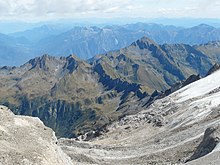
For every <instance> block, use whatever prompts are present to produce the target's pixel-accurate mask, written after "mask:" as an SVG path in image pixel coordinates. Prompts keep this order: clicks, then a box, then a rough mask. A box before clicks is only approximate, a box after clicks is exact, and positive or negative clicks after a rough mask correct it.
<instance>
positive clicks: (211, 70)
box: [207, 64, 220, 76]
mask: <svg viewBox="0 0 220 165" xmlns="http://www.w3.org/2000/svg"><path fill="white" fill-rule="evenodd" d="M219 69H220V64H215V65H214V66H213V67H212V68H211V69H210V70H209V71H208V73H207V76H208V75H210V74H212V73H214V72H216V71H217V70H219Z"/></svg>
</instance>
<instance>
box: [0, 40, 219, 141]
mask: <svg viewBox="0 0 220 165" xmlns="http://www.w3.org/2000/svg"><path fill="white" fill-rule="evenodd" d="M216 43H217V42H216ZM216 45H217V46H216ZM212 47H213V48H212ZM212 50H214V51H215V52H213V51H212ZM218 52H219V53H220V48H219V46H218V44H215V43H211V44H205V45H199V46H189V45H185V44H164V45H158V44H156V43H155V42H154V41H152V40H150V39H148V38H146V37H143V38H141V39H140V40H137V41H136V42H134V43H132V44H131V45H130V46H128V47H126V48H123V49H121V50H119V51H112V52H109V53H106V54H104V55H97V56H96V57H94V58H93V59H91V60H89V62H86V61H82V60H80V59H78V58H77V57H76V56H74V55H71V56H69V57H60V58H58V57H52V56H49V55H44V56H42V57H37V58H35V59H32V60H30V61H28V62H27V63H25V64H24V65H22V66H20V67H2V68H1V69H0V92H1V95H0V103H1V104H4V105H7V106H9V107H10V108H11V109H12V110H13V111H14V113H16V114H22V115H30V116H37V117H39V118H40V119H41V120H42V121H43V122H44V123H45V124H46V125H47V126H49V127H51V128H53V129H54V130H55V132H56V134H57V136H59V137H74V136H78V135H80V134H83V133H85V132H87V131H89V130H94V129H102V127H104V126H105V125H106V124H108V123H111V122H112V121H114V120H117V119H118V118H120V117H121V116H123V115H126V114H131V113H132V114H134V113H137V112H139V111H140V110H142V109H143V105H145V103H144V100H145V99H144V98H147V97H150V95H151V94H152V93H153V92H154V91H155V90H157V91H162V90H165V89H168V88H169V87H170V86H172V85H173V84H175V83H176V82H178V81H181V80H184V79H186V78H188V77H189V76H190V75H192V74H200V75H203V76H204V75H205V74H206V73H207V71H208V70H209V69H210V68H211V66H213V64H214V63H216V62H219V58H218V55H217V54H218Z"/></svg>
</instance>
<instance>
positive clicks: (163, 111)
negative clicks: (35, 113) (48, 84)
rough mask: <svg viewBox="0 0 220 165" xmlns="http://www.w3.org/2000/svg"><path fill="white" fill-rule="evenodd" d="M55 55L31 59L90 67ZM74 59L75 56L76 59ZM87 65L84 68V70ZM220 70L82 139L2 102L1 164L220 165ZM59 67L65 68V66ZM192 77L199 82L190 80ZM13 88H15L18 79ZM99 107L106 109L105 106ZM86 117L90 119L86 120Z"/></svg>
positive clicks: (59, 64) (184, 84) (51, 108)
mask: <svg viewBox="0 0 220 165" xmlns="http://www.w3.org/2000/svg"><path fill="white" fill-rule="evenodd" d="M53 58H54V57H49V56H43V57H41V58H36V59H33V60H31V61H29V63H30V64H36V61H38V64H37V65H36V66H35V67H34V68H35V69H36V68H42V69H43V70H47V71H48V72H50V69H49V68H48V67H45V66H48V65H49V64H50V62H49V61H53V60H55V61H56V62H58V63H57V66H61V65H62V62H65V65H64V66H66V67H67V68H68V70H69V71H70V72H71V71H73V72H72V73H73V74H76V76H79V75H78V74H77V73H76V72H78V71H79V70H78V71H74V69H75V70H76V67H78V66H80V65H82V66H84V67H85V66H86V67H87V69H88V65H87V64H85V63H81V64H79V63H78V62H79V61H78V62H76V61H77V59H76V58H75V57H68V58H66V59H65V58H60V59H53ZM70 58H74V59H75V60H74V61H75V62H72V61H73V60H70ZM45 59H47V60H45ZM48 59H49V60H48ZM43 61H47V62H46V63H44V62H43ZM67 61H69V62H70V63H71V65H67V63H68V64H70V63H69V62H67ZM59 62H61V63H59ZM76 63H78V64H77V65H76ZM45 64H46V65H45ZM27 65H28V64H25V65H24V66H23V69H25V66H26V67H28V66H27ZM70 66H72V67H70ZM82 66H81V67H80V68H83V67H82ZM21 68H22V67H21ZM21 68H20V69H21ZM34 68H32V69H34ZM219 68H220V65H219V64H216V65H214V66H213V67H212V68H211V69H210V70H209V72H208V74H207V76H205V77H204V78H201V79H200V80H197V81H196V80H195V79H194V78H192V77H194V76H191V78H189V79H188V80H187V81H188V83H189V84H186V82H187V81H185V82H183V83H182V85H183V86H184V87H182V88H181V89H179V90H177V91H176V92H174V93H172V94H170V95H169V96H166V97H164V98H162V99H158V100H155V101H154V102H153V103H152V104H151V105H150V106H148V107H143V106H141V107H142V108H141V109H140V111H139V112H138V113H136V114H130V115H125V116H122V117H120V118H119V119H118V120H116V121H113V122H111V123H109V124H108V125H107V126H105V129H102V130H95V131H94V130H92V129H91V130H90V131H89V132H87V133H85V134H82V135H81V136H79V137H77V138H71V139H68V138H60V139H58V140H57V138H56V137H55V136H54V132H53V131H52V130H51V129H50V128H48V127H46V126H44V125H43V123H42V122H41V121H40V120H39V119H38V118H33V117H28V116H19V115H14V114H13V113H12V112H11V111H10V110H9V109H8V108H7V107H5V106H0V115H1V120H0V144H1V153H0V162H1V163H3V164H6V165H11V164H40V165H48V164H55V165H56V164H57V165H72V164H100V165H101V164H106V165H112V164H120V165H124V164H126V165H131V164H143V165H145V164H146V165H149V164H159V165H167V164H176V165H183V164H186V165H206V164H213V165H218V164H219V161H220V159H219V144H220V140H219V139H220V125H219V120H220V119H219V117H220V114H219V106H220V104H219V97H220V86H219V83H220V79H219V78H220V70H219ZM4 69H9V68H4ZM11 69H15V68H11ZM55 69H57V71H58V72H59V71H60V70H59V69H60V68H55ZM21 70H22V69H21ZM21 70H20V71H21ZM29 70H31V69H29ZM35 71H36V70H35ZM87 71H88V70H87ZM38 72H39V70H38ZM20 73H22V71H21V72H20ZM26 73H27V72H26ZM39 73H40V72H39ZM59 73H61V72H59ZM35 74H36V72H35ZM41 74H42V72H41ZM11 75H13V73H11ZM26 75H28V74H26ZM80 75H81V74H80ZM82 75H83V74H82ZM5 76H6V75H5ZM12 77H13V76H12ZM12 77H11V78H12ZM32 77H34V76H33V74H32ZM26 78H27V77H26ZM72 78H73V77H72ZM81 78H82V77H80V80H81ZM84 78H86V77H84ZM87 78H88V77H87ZM90 78H91V77H90ZM9 79H10V78H9ZM193 79H194V80H195V82H192V81H191V82H189V81H190V80H193ZM23 81H25V80H24V79H23ZM29 81H30V79H29ZM87 81H88V79H87ZM11 82H12V81H11ZM84 83H85V82H84ZM41 85H42V84H41ZM83 85H85V84H83ZM11 86H12V87H13V83H11ZM68 89H69V90H72V89H73V88H68ZM39 91H40V90H39ZM1 94H3V93H2V92H1ZM126 96H127V95H126ZM129 98H130V102H131V103H132V104H133V105H134V106H133V108H134V107H138V106H140V105H139V104H140V100H134V99H133V98H131V97H129ZM143 99H145V98H143ZM127 101H128V100H127ZM142 101H143V100H142ZM100 103H101V102H100ZM58 104H61V102H60V103H58ZM132 104H130V105H132ZM26 106H31V107H32V108H33V109H34V108H35V107H34V102H32V103H31V104H28V102H26ZM62 106H63V110H61V109H59V111H60V112H61V111H65V112H62V113H60V114H59V115H58V116H57V120H58V118H60V117H64V118H68V117H69V115H70V114H67V112H68V111H70V109H69V108H68V107H67V105H66V104H62ZM23 108H25V106H23ZM49 109H50V110H49ZM49 109H48V113H51V112H53V111H55V109H56V108H54V107H50V108H49ZM20 110H21V111H22V109H20ZM24 110H27V109H24ZM44 110H45V109H39V112H40V111H41V113H43V112H42V111H44ZM99 111H102V112H103V110H99ZM76 112H78V111H76ZM46 114H47V113H45V115H46ZM47 117H48V116H47ZM54 117H55V115H54ZM72 117H73V116H72ZM86 121H88V119H87V120H85V121H84V122H86ZM64 123H65V122H63V124H64Z"/></svg>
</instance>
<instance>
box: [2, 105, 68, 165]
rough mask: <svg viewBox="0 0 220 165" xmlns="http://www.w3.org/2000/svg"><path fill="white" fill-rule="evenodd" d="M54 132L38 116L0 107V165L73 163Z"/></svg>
mask: <svg viewBox="0 0 220 165" xmlns="http://www.w3.org/2000/svg"><path fill="white" fill-rule="evenodd" d="M56 143H57V139H56V137H55V134H54V132H53V131H52V130H51V129H50V128H48V127H45V126H44V125H43V123H42V122H41V121H40V120H39V119H38V118H33V117H26V116H16V115H14V114H13V113H12V112H11V111H10V110H9V109H8V108H7V107H5V106H0V165H72V163H71V161H70V158H69V157H68V156H67V155H66V154H65V153H64V152H63V151H62V150H61V149H60V147H58V146H57V144H56Z"/></svg>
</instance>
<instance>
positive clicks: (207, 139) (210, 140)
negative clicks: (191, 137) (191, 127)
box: [189, 126, 220, 161]
mask: <svg viewBox="0 0 220 165" xmlns="http://www.w3.org/2000/svg"><path fill="white" fill-rule="evenodd" d="M219 142H220V126H213V127H209V128H207V129H206V131H205V133H204V137H203V140H202V142H201V143H200V145H199V146H198V148H197V149H196V151H195V153H194V154H193V155H192V156H191V158H190V159H189V161H192V160H194V159H198V158H200V157H202V156H205V155H207V154H208V153H210V152H212V151H213V150H214V149H215V147H216V146H217V144H218V143H219Z"/></svg>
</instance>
